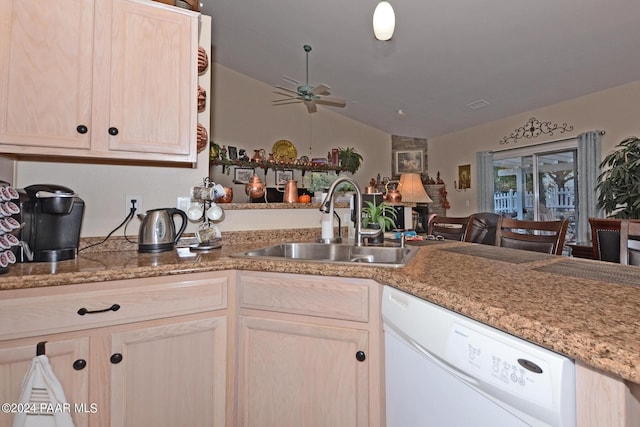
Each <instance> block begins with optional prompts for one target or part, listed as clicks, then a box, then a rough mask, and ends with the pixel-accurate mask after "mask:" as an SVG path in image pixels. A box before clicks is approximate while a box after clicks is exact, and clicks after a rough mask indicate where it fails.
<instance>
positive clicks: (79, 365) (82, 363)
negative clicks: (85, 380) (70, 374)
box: [73, 359, 87, 371]
mask: <svg viewBox="0 0 640 427" xmlns="http://www.w3.org/2000/svg"><path fill="white" fill-rule="evenodd" d="M86 367H87V361H86V360H84V359H78V360H76V361H75V362H73V369H75V370H76V371H82V370H83V369H84V368H86Z"/></svg>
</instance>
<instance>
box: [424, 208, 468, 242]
mask: <svg viewBox="0 0 640 427" xmlns="http://www.w3.org/2000/svg"><path fill="white" fill-rule="evenodd" d="M472 222H473V215H469V216H465V217H453V216H442V215H437V214H432V215H431V216H430V217H429V226H428V227H427V234H429V235H431V236H436V237H437V236H442V237H444V238H445V239H448V240H459V241H461V242H465V241H467V240H465V239H466V236H467V230H468V228H469V224H471V223H472Z"/></svg>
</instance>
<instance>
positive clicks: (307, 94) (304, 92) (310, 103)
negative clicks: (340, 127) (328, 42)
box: [273, 44, 347, 113]
mask: <svg viewBox="0 0 640 427" xmlns="http://www.w3.org/2000/svg"><path fill="white" fill-rule="evenodd" d="M303 47H304V51H305V52H306V55H307V81H306V83H305V84H304V85H302V86H298V88H297V90H293V89H289V88H286V87H283V86H274V87H275V88H276V89H278V90H276V91H274V93H277V94H279V95H282V96H285V97H286V98H281V99H276V100H274V101H273V105H285V104H293V103H297V102H303V103H304V104H305V105H306V107H307V110H308V111H309V113H315V112H316V111H318V108H317V106H316V104H322V105H329V106H332V107H344V106H345V105H347V102H346V101H345V100H344V99H342V98H338V97H335V96H329V91H330V90H331V88H330V87H329V86H327V85H325V84H320V85H318V86H316V87H311V86H309V52H310V51H311V46H309V45H308V44H305V45H304V46H303Z"/></svg>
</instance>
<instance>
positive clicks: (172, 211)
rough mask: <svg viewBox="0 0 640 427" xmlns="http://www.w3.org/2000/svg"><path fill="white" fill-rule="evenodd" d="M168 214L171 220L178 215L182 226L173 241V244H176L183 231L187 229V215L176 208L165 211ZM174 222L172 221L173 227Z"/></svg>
mask: <svg viewBox="0 0 640 427" xmlns="http://www.w3.org/2000/svg"><path fill="white" fill-rule="evenodd" d="M167 210H168V211H169V212H168V213H169V215H171V218H172V219H173V217H174V216H176V215H180V217H181V218H182V224H181V225H180V230H178V232H177V233H176V238H175V240H174V241H173V243H174V244H177V243H178V240H180V237H182V233H184V230H185V229H186V228H187V214H186V213H185V212H184V211H183V210H182V209H177V208H171V209H167ZM175 223H176V222H175V220H174V221H173V225H174V226H175Z"/></svg>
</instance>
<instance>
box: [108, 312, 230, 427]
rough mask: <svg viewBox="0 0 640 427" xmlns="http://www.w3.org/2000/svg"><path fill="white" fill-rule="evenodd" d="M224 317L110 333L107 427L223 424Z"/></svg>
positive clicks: (205, 426)
mask: <svg viewBox="0 0 640 427" xmlns="http://www.w3.org/2000/svg"><path fill="white" fill-rule="evenodd" d="M226 336H227V335H226V317H216V318H208V319H201V320H192V321H184V322H180V323H172V324H167V325H161V326H153V327H143V328H138V329H135V330H131V331H126V332H118V333H114V334H113V335H112V341H111V349H112V355H118V354H119V355H122V360H121V361H120V362H118V359H117V357H118V356H115V357H114V356H112V358H111V359H112V360H111V363H112V366H111V426H113V427H124V426H129V427H137V426H157V427H164V426H166V427H176V426H202V427H213V426H224V425H225V405H226V399H225V390H226Z"/></svg>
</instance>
